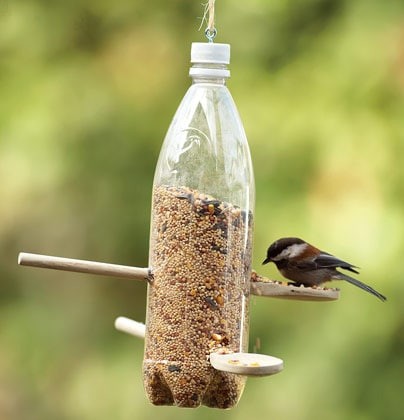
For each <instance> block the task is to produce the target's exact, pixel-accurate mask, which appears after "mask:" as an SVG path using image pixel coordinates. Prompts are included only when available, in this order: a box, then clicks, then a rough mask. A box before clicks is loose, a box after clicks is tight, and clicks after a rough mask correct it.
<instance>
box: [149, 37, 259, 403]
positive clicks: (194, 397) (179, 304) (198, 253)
mask: <svg viewBox="0 0 404 420" xmlns="http://www.w3.org/2000/svg"><path fill="white" fill-rule="evenodd" d="M229 61H230V45H228V44H213V43H194V44H192V49H191V62H192V67H191V69H190V76H191V77H192V82H193V83H192V85H191V87H190V88H189V90H188V92H187V93H186V95H185V97H184V98H183V100H182V102H181V104H180V106H179V108H178V110H177V112H176V114H175V116H174V119H173V121H172V123H171V125H170V127H169V130H168V132H167V135H166V138H165V140H164V143H163V147H162V150H161V152H160V156H159V160H158V163H157V167H156V172H155V178H154V184H153V199H152V215H151V233H150V252H149V258H150V261H149V267H151V268H152V270H153V273H154V280H153V281H152V282H151V283H150V284H149V286H148V299H147V315H146V327H147V328H146V339H145V358H144V363H143V378H144V386H145V390H146V393H147V395H148V397H149V399H150V401H151V402H152V403H153V404H156V405H177V406H180V407H197V406H199V405H200V404H203V405H206V406H209V407H216V408H230V407H232V406H234V405H235V404H236V403H237V402H238V400H239V398H240V396H241V393H242V391H243V388H244V383H245V377H242V376H240V375H234V374H231V373H226V372H220V371H217V370H215V369H214V368H213V367H212V366H211V365H210V363H209V354H210V353H211V352H215V351H219V352H224V353H228V352H239V351H247V347H248V323H249V294H250V274H251V248H252V229H253V211H254V200H255V197H254V194H255V191H254V190H255V188H254V177H253V171H252V164H251V158H250V152H249V147H248V143H247V139H246V136H245V132H244V129H243V125H242V123H241V120H240V117H239V114H238V112H237V109H236V106H235V104H234V101H233V99H232V97H231V94H230V92H229V90H228V89H227V87H226V79H227V78H228V77H229V76H230V72H229V70H228V69H227V65H228V64H229Z"/></svg>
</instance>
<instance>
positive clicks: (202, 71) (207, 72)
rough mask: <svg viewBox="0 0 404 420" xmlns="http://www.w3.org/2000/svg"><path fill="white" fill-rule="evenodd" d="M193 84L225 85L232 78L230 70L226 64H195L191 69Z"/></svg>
mask: <svg viewBox="0 0 404 420" xmlns="http://www.w3.org/2000/svg"><path fill="white" fill-rule="evenodd" d="M189 75H190V76H191V78H192V83H193V84H194V83H214V84H218V85H225V84H226V80H227V79H228V78H229V77H230V70H228V68H227V65H226V64H216V63H215V64H213V63H193V65H192V67H191V68H190V69H189Z"/></svg>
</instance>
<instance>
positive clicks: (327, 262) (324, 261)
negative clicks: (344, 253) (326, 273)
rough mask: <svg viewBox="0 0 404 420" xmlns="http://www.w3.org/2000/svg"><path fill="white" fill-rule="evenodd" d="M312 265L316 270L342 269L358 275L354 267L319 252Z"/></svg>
mask: <svg viewBox="0 0 404 420" xmlns="http://www.w3.org/2000/svg"><path fill="white" fill-rule="evenodd" d="M313 263H315V264H316V266H317V268H338V267H339V268H343V269H344V270H349V271H352V272H353V273H356V274H359V272H358V271H357V270H356V268H358V267H356V266H354V265H352V264H349V263H348V262H346V261H343V260H340V259H339V258H337V257H334V255H331V254H327V253H326V252H321V253H320V255H318V256H317V257H316V258H315V259H314V260H313Z"/></svg>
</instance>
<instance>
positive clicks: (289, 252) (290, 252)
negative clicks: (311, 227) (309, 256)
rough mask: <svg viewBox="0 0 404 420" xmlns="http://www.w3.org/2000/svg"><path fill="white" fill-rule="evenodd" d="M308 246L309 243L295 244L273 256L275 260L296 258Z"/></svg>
mask: <svg viewBox="0 0 404 420" xmlns="http://www.w3.org/2000/svg"><path fill="white" fill-rule="evenodd" d="M306 248H307V244H294V245H290V246H288V247H287V248H285V249H284V250H283V251H282V252H281V253H280V254H278V255H277V256H276V257H274V258H272V259H273V260H274V261H280V260H284V259H287V258H294V257H297V256H298V255H300V254H301V253H302V252H303V251H304V250H305V249H306Z"/></svg>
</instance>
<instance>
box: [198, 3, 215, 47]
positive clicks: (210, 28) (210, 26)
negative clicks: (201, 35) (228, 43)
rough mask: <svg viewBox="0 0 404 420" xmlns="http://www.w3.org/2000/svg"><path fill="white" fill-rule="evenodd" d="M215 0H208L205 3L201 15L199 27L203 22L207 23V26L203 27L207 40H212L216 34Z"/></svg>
mask: <svg viewBox="0 0 404 420" xmlns="http://www.w3.org/2000/svg"><path fill="white" fill-rule="evenodd" d="M215 1H216V0H209V1H208V2H207V3H206V4H205V11H204V13H203V17H202V23H201V26H200V28H199V29H201V27H202V25H203V23H204V22H206V23H207V28H206V29H205V36H206V38H207V39H208V41H209V42H213V40H214V39H215V37H216V35H217V30H216V28H215Z"/></svg>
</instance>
